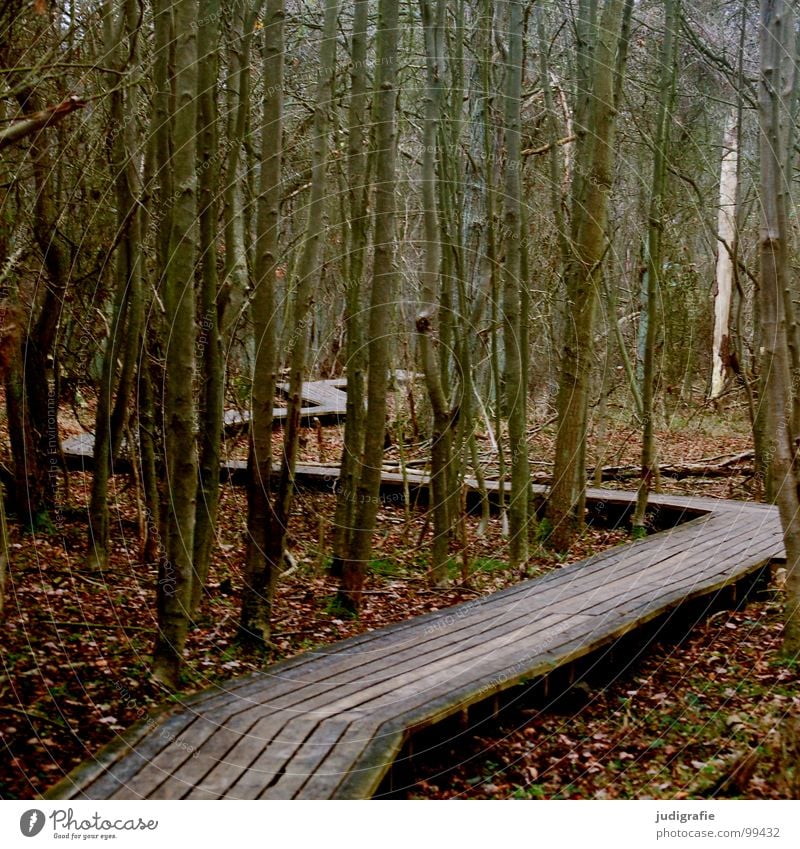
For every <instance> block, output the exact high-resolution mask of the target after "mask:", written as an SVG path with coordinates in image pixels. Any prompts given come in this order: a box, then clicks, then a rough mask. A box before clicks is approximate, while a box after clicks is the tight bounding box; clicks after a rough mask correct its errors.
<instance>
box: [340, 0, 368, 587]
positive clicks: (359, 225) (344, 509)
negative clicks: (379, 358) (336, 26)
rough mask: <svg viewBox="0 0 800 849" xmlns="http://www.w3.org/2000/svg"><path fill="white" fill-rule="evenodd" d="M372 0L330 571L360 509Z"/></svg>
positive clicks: (359, 30)
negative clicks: (344, 405)
mask: <svg viewBox="0 0 800 849" xmlns="http://www.w3.org/2000/svg"><path fill="white" fill-rule="evenodd" d="M368 22H369V0H356V2H355V5H354V8H353V36H352V46H351V49H350V59H351V63H352V69H351V71H350V79H351V84H350V104H349V114H348V131H347V133H348V134H347V176H348V184H349V185H348V190H347V201H348V207H349V210H350V215H349V222H348V243H347V283H346V287H347V291H346V293H345V299H346V304H345V333H346V338H347V341H346V349H345V351H346V368H347V408H346V417H345V423H344V446H343V448H342V460H341V465H340V472H339V489H338V490H337V496H336V513H335V516H334V520H333V527H334V537H333V563H332V565H331V574H332V575H334V576H335V577H337V578H340V577H341V575H342V566H343V563H344V561H345V559H346V558H347V552H348V551H349V547H350V542H351V538H352V528H353V514H354V513H355V497H354V495H355V489H356V482H357V478H356V470H357V458H358V457H359V456H360V455H361V452H362V450H363V446H364V413H365V405H364V368H365V362H364V321H363V317H362V309H361V296H362V288H363V276H364V254H365V251H366V247H367V225H368V220H367V197H368V182H369V175H368V168H367V165H368V162H367V153H366V151H365V149H364V147H365V145H364V141H365V139H366V131H367V110H368V106H369V94H368V90H367V26H368Z"/></svg>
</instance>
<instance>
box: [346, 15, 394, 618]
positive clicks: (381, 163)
mask: <svg viewBox="0 0 800 849" xmlns="http://www.w3.org/2000/svg"><path fill="white" fill-rule="evenodd" d="M398 7H399V3H398V0H379V3H378V29H377V36H376V38H377V57H376V63H377V65H376V81H375V108H374V116H373V117H374V122H375V125H376V126H375V135H374V150H375V160H376V172H375V225H374V234H375V235H374V244H375V257H374V260H373V269H372V290H371V296H370V308H369V326H368V332H367V357H368V364H369V365H368V370H367V417H366V431H365V435H364V451H363V454H362V457H361V460H360V463H359V475H358V487H357V490H356V510H355V515H354V522H353V543H352V545H351V550H350V552H349V557H348V559H347V560H346V561H345V563H344V566H343V569H342V581H341V588H340V593H339V597H340V601H341V602H342V604H344V605H345V606H347V607H349V608H350V609H352V610H355V611H357V610H358V609H359V608H360V606H361V598H362V591H363V585H364V575H365V571H366V566H367V564H368V563H369V560H370V557H371V554H372V535H373V532H374V530H375V521H376V518H377V514H378V501H379V495H380V485H381V468H382V465H383V462H382V461H383V449H384V434H385V427H386V393H387V388H388V380H389V365H390V362H389V334H388V332H387V328H390V327H391V326H392V313H393V310H394V299H395V289H396V286H397V272H396V269H395V257H394V239H395V219H396V208H395V206H396V198H395V191H396V133H397V122H396V115H395V111H396V98H397V92H396V85H397V46H398V36H399V8H398Z"/></svg>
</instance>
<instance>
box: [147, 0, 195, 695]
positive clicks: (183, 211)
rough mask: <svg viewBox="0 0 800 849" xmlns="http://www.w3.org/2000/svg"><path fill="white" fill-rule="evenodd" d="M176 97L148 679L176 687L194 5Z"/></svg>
mask: <svg viewBox="0 0 800 849" xmlns="http://www.w3.org/2000/svg"><path fill="white" fill-rule="evenodd" d="M172 9H173V19H174V27H175V75H174V86H175V98H174V104H175V106H174V113H173V118H174V124H173V130H172V156H171V157H170V160H169V163H168V167H169V168H170V170H171V172H172V177H173V181H174V186H175V202H174V204H173V206H172V208H171V210H170V219H171V220H170V238H169V249H168V254H167V257H168V259H167V265H166V268H165V269H164V274H165V278H166V279H165V285H164V305H165V308H166V314H167V341H166V388H165V397H164V432H165V449H166V470H167V479H166V487H167V499H168V508H169V509H168V510H167V513H166V515H167V522H166V542H167V550H166V558H165V559H164V560H163V561H162V562H161V564H160V569H159V576H158V590H157V592H158V600H159V603H158V635H157V638H156V645H155V650H154V654H153V676H154V678H155V679H156V680H157V681H159V682H160V683H162V684H164V685H165V686H167V687H169V688H171V689H175V688H177V686H178V684H179V673H180V668H181V663H182V657H183V649H184V644H185V642H186V633H187V629H188V626H189V620H190V616H191V602H192V592H193V582H194V567H193V561H192V558H193V552H194V531H195V515H196V502H197V444H196V433H195V404H194V379H195V360H194V357H195V335H196V333H195V292H194V285H193V283H194V273H195V260H196V256H197V221H196V215H197V176H196V174H195V163H196V145H197V142H196V140H197V76H198V74H197V29H196V21H197V18H198V4H197V0H174V2H173V4H172Z"/></svg>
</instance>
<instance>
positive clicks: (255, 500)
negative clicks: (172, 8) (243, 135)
mask: <svg viewBox="0 0 800 849" xmlns="http://www.w3.org/2000/svg"><path fill="white" fill-rule="evenodd" d="M284 18H285V9H284V0H267V7H266V14H265V19H264V42H263V51H264V60H263V70H264V79H266V80H270V85H269V86H266V87H265V89H264V94H263V98H262V113H261V176H260V187H259V195H258V211H257V216H258V218H257V236H256V255H255V279H254V281H253V302H252V317H253V342H254V346H255V363H254V367H253V395H252V400H251V409H250V442H249V453H248V460H247V466H248V487H247V552H246V555H245V571H244V588H243V590H242V612H241V618H240V632H241V634H242V636H243V637H245V638H246V639H249V640H252V641H255V642H256V643H258V644H261V645H265V644H266V643H267V642H268V641H269V632H270V614H271V607H272V598H273V595H274V592H275V585H276V582H277V580H278V575H279V574H280V570H279V565H280V564H276V563H273V562H272V561H271V560H268V559H267V555H266V552H267V529H268V526H269V523H270V516H271V510H272V506H271V502H270V480H271V477H272V419H273V402H274V398H275V384H276V382H277V375H276V370H277V364H278V333H279V329H278V316H277V309H276V304H277V299H276V286H277V277H276V272H277V269H278V262H279V251H280V205H281V189H282V187H281V162H282V156H283V149H282V134H283V128H282V123H283V61H284V35H283V28H284Z"/></svg>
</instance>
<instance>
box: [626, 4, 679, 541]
mask: <svg viewBox="0 0 800 849" xmlns="http://www.w3.org/2000/svg"><path fill="white" fill-rule="evenodd" d="M679 19H680V0H665V3H664V39H663V42H662V48H661V80H660V84H659V91H660V102H659V105H658V117H657V119H656V120H657V124H656V137H655V156H654V158H653V182H652V188H651V191H650V209H649V212H648V227H647V247H646V251H647V267H646V270H645V274H646V275H647V303H646V310H645V312H646V315H647V334H646V336H645V349H644V362H643V366H644V372H643V380H642V479H641V482H640V484H639V489H638V491H637V495H636V510H635V511H634V514H633V520H632V524H633V531H634V533H641V534H644V533H645V527H644V522H645V513H646V510H647V499H648V497H649V495H650V489H651V487H652V485H653V479H654V476H655V475H656V474H657V470H656V469H654V465H655V463H656V446H655V436H654V422H653V418H654V409H653V390H654V384H655V347H656V332H657V326H658V325H657V316H658V298H659V296H660V294H661V292H660V283H661V266H662V259H661V256H662V250H661V243H662V237H663V235H664V193H665V189H666V184H667V168H666V163H667V150H668V147H669V139H670V132H669V130H670V121H671V119H672V101H673V99H674V92H675V83H676V79H677V74H678V71H677V58H678V52H677V26H678V21H679Z"/></svg>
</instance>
